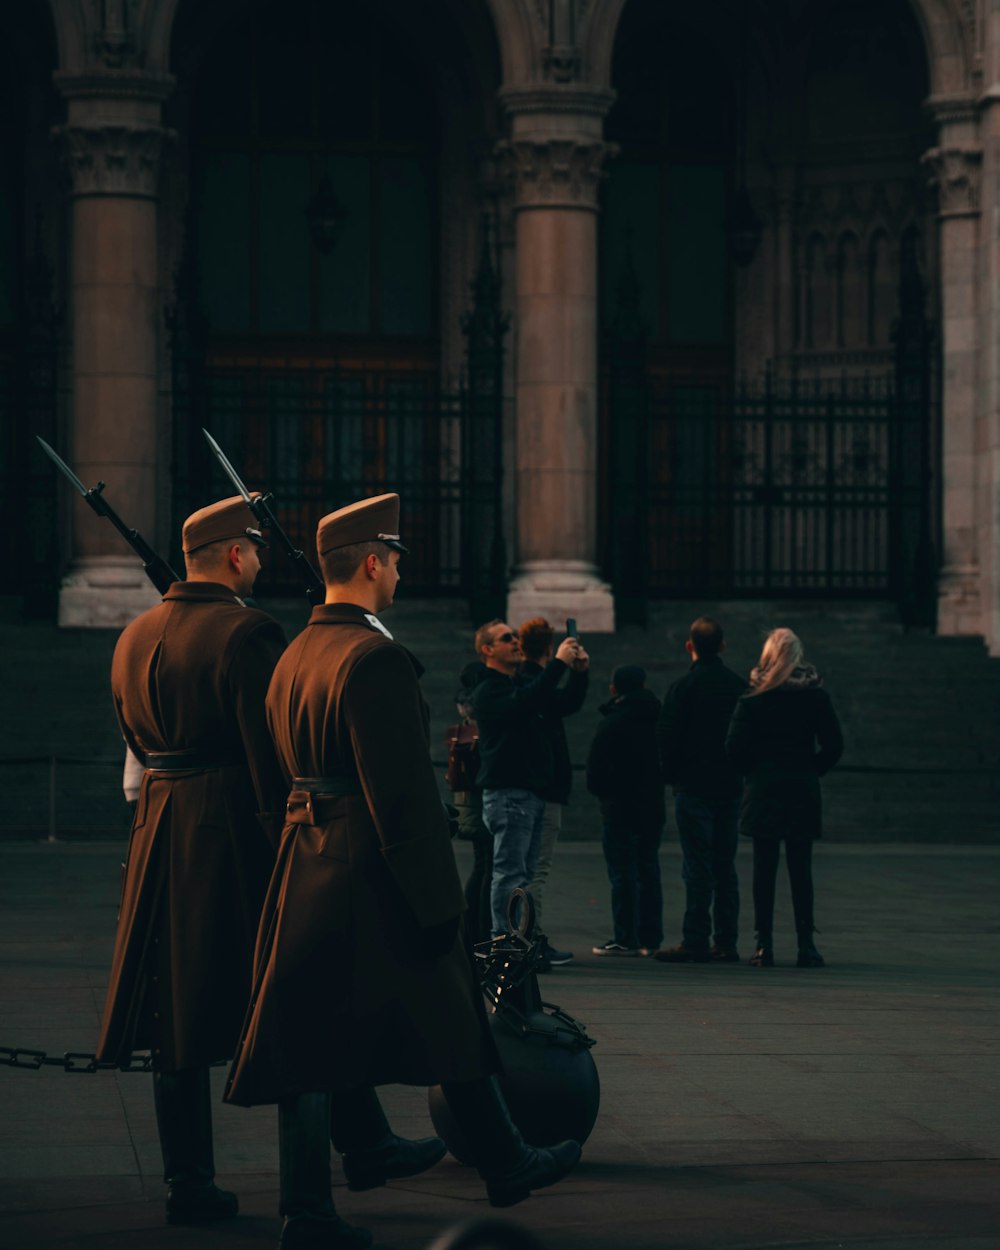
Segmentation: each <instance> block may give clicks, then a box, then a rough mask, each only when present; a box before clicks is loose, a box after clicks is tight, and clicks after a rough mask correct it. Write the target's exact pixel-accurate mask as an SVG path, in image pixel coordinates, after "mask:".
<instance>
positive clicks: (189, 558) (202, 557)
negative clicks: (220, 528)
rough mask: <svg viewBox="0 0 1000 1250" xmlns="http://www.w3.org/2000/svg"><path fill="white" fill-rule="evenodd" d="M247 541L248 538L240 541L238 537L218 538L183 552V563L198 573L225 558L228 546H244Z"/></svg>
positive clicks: (215, 565) (212, 567) (216, 564)
mask: <svg viewBox="0 0 1000 1250" xmlns="http://www.w3.org/2000/svg"><path fill="white" fill-rule="evenodd" d="M249 542H250V539H249V538H245V539H243V540H242V541H241V540H240V539H239V538H220V539H219V540H218V541H217V542H214V543H205V545H204V547H198V548H197V550H195V551H187V552H185V553H184V565H185V567H186V568H188V569H192V570H196V571H197V572H199V573H202V572H204V570H205V569H214V568H216V567H217V566H218V565H219V564H221V563H222V561H223V560H224V559H225V558H226V555H227V553H228V552H229V549H230V547H245V546H246V545H247V544H248V543H249Z"/></svg>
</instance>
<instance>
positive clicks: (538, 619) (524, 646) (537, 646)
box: [517, 616, 556, 660]
mask: <svg viewBox="0 0 1000 1250" xmlns="http://www.w3.org/2000/svg"><path fill="white" fill-rule="evenodd" d="M517 634H518V637H519V638H520V639H521V650H522V651H523V652H524V654H525V656H527V658H528V659H529V660H540V659H541V658H542V656H543V655H544V654H545V653H546V651H548V650H549V648H550V647H551V646H552V639H553V638H554V637H555V636H556V631H555V630H554V629H553V628H552V626H551V625H550V624H549V623H548V621H547V620H546V619H545V617H544V616H534V617H532V618H531V620H530V621H525V622H524V624H523V625H522V626H521V628H520V629H519V630H518V631H517Z"/></svg>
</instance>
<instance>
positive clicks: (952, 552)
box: [923, 99, 984, 634]
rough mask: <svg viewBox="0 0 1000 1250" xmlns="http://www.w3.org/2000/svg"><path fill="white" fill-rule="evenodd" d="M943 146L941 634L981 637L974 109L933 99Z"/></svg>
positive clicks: (938, 174)
mask: <svg viewBox="0 0 1000 1250" xmlns="http://www.w3.org/2000/svg"><path fill="white" fill-rule="evenodd" d="M929 107H930V109H931V112H932V114H933V116H934V118H935V120H936V121H937V122H938V124H939V126H940V136H939V141H938V146H937V147H935V148H932V149H931V150H930V151H929V152H927V153H925V155H924V158H923V160H924V163H925V165H926V167H927V169H928V170H929V172H930V175H931V180H932V183H933V184H934V185H935V186H936V189H937V195H938V223H939V245H938V251H939V257H940V261H939V263H940V267H941V339H942V344H941V346H942V361H941V364H942V388H941V403H942V420H941V426H942V438H941V482H942V551H941V569H940V573H939V577H938V632H939V633H942V634H979V633H982V632H983V629H984V622H983V602H982V597H981V586H980V573H981V570H980V564H979V549H978V541H977V540H978V535H977V532H976V526H977V517H976V513H977V499H976V456H977V447H976V413H977V409H978V400H979V395H978V392H977V386H978V378H977V373H978V355H979V347H980V345H979V333H978V316H977V300H978V272H979V251H978V247H979V237H978V236H979V191H980V164H981V160H982V151H981V149H980V147H979V137H978V118H977V115H976V109H975V105H974V104H972V103H971V102H970V101H966V100H942V99H932V100H931V101H930V106H929Z"/></svg>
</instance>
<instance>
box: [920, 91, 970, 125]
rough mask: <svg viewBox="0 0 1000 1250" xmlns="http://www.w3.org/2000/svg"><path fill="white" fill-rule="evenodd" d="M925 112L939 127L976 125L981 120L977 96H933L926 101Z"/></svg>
mask: <svg viewBox="0 0 1000 1250" xmlns="http://www.w3.org/2000/svg"><path fill="white" fill-rule="evenodd" d="M924 112H925V113H926V114H927V116H928V117H929V118H930V119H931V121H933V122H934V124H935V125H937V126H967V125H975V124H976V123H977V122H978V120H979V100H978V99H977V97H976V96H975V95H968V94H960V95H932V96H928V97H927V99H926V100H925V101H924Z"/></svg>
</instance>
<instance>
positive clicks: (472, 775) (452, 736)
mask: <svg viewBox="0 0 1000 1250" xmlns="http://www.w3.org/2000/svg"><path fill="white" fill-rule="evenodd" d="M444 741H445V745H446V746H447V748H448V767H447V769H446V770H445V774H444V780H445V784H446V785H447V787H448V789H449V790H451V792H452V793H455V791H461V790H475V788H476V775H477V773H478V772H479V729H478V727H477V726H476V723H475V721H463V722H462V723H461V724H460V725H449V726H448V728H447V729H446V730H445V731H444Z"/></svg>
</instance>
